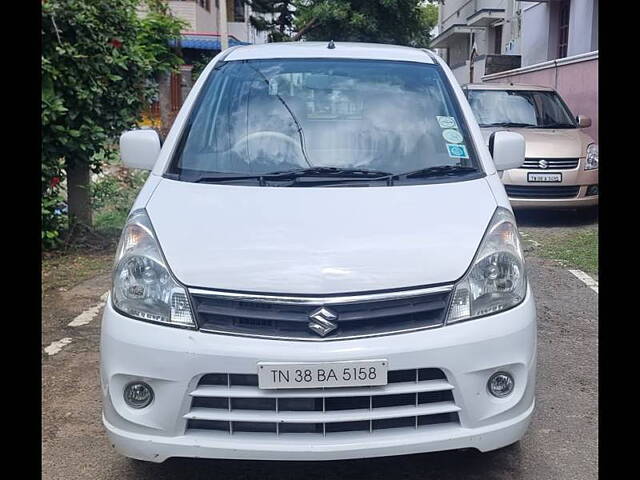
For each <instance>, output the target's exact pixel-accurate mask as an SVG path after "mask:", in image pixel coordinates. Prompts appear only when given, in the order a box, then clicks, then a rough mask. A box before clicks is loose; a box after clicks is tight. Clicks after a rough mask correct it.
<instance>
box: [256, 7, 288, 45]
mask: <svg viewBox="0 0 640 480" xmlns="http://www.w3.org/2000/svg"><path fill="white" fill-rule="evenodd" d="M245 3H246V4H247V5H249V6H250V7H251V12H252V15H251V16H250V17H249V21H250V22H251V25H252V26H253V28H255V29H256V30H257V31H258V32H267V41H268V42H286V41H289V40H291V35H292V33H293V18H294V13H295V3H296V1H295V0H245Z"/></svg>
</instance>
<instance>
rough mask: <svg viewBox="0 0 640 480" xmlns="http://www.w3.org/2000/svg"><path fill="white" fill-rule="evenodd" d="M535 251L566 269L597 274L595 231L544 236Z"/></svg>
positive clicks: (596, 238) (596, 235) (596, 240)
mask: <svg viewBox="0 0 640 480" xmlns="http://www.w3.org/2000/svg"><path fill="white" fill-rule="evenodd" d="M536 251H537V253H538V254H540V255H541V256H543V257H547V258H551V259H553V260H558V261H560V262H561V263H562V264H564V265H566V266H568V267H572V268H578V269H580V270H583V271H585V272H587V273H594V274H596V275H597V274H598V232H597V230H591V229H590V230H581V231H577V232H570V233H563V234H561V235H557V236H556V235H554V236H546V237H545V238H544V240H543V241H541V245H540V246H539V247H538V248H537V249H536Z"/></svg>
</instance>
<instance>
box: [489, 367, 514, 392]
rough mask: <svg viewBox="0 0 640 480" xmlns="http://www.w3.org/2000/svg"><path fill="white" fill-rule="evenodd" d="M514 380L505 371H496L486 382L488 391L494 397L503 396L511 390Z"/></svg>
mask: <svg viewBox="0 0 640 480" xmlns="http://www.w3.org/2000/svg"><path fill="white" fill-rule="evenodd" d="M513 386H514V381H513V377H512V376H511V374H509V373H507V372H496V373H494V374H493V375H491V377H489V381H488V382H487V387H488V388H489V392H490V393H491V395H493V396H494V397H498V398H503V397H506V396H507V395H509V394H511V392H513Z"/></svg>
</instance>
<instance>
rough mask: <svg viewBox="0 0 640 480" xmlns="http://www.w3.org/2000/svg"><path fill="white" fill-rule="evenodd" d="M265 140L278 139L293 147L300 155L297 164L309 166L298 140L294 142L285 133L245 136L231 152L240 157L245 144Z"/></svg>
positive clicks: (263, 132) (257, 133) (235, 144)
mask: <svg viewBox="0 0 640 480" xmlns="http://www.w3.org/2000/svg"><path fill="white" fill-rule="evenodd" d="M265 138H274V139H278V140H280V141H283V142H285V143H288V144H290V145H292V146H293V147H294V150H295V151H296V152H297V154H298V155H297V158H296V160H297V163H298V164H299V165H300V166H302V167H307V166H308V164H307V161H306V159H305V158H304V154H303V153H302V148H301V147H300V143H299V142H298V141H297V140H294V139H293V138H291V137H290V136H289V135H285V134H284V133H280V132H274V131H271V130H264V131H261V132H253V133H250V134H249V135H245V136H244V137H242V138H241V139H240V140H238V141H237V142H236V143H234V144H233V147H231V150H232V151H233V152H235V153H237V154H239V155H240V154H241V153H240V149H241V148H242V147H243V146H244V143H245V142H250V141H253V140H261V139H265Z"/></svg>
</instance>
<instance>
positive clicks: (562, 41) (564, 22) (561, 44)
mask: <svg viewBox="0 0 640 480" xmlns="http://www.w3.org/2000/svg"><path fill="white" fill-rule="evenodd" d="M569 5H570V2H569V0H562V2H561V3H560V22H559V29H560V32H559V36H558V58H564V57H566V56H567V47H568V45H569Z"/></svg>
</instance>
